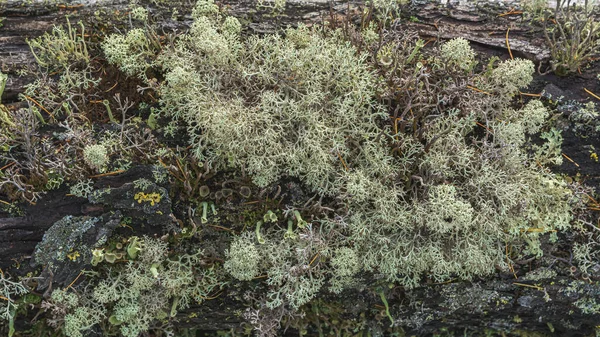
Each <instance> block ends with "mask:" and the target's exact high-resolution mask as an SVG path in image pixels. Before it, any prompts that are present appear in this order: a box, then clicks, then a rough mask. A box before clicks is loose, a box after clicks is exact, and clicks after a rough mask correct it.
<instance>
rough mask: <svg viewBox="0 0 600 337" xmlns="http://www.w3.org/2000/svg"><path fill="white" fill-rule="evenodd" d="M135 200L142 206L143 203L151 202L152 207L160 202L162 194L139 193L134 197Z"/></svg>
mask: <svg viewBox="0 0 600 337" xmlns="http://www.w3.org/2000/svg"><path fill="white" fill-rule="evenodd" d="M133 198H134V199H135V200H137V202H138V204H141V203H142V201H149V202H150V206H154V204H157V203H159V202H160V194H158V193H148V194H146V193H144V192H138V193H136V194H135V196H134V197H133Z"/></svg>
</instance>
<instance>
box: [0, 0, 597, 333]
mask: <svg viewBox="0 0 600 337" xmlns="http://www.w3.org/2000/svg"><path fill="white" fill-rule="evenodd" d="M480 2H481V1H480ZM23 3H24V2H23V1H22V0H10V1H7V2H4V3H2V2H1V0H0V17H5V20H4V21H3V27H1V28H0V69H1V70H2V72H4V73H7V74H9V79H8V83H7V85H6V89H5V92H4V95H3V97H2V102H4V103H6V102H15V101H17V100H18V94H19V93H21V92H22V91H23V87H24V85H25V84H26V83H28V82H30V81H31V80H32V78H31V77H27V76H24V77H21V76H19V73H20V72H19V70H20V69H23V68H25V67H28V66H32V65H33V64H34V59H33V57H32V55H31V52H30V50H29V47H28V46H27V44H26V39H27V38H34V37H36V36H39V35H41V34H43V33H44V32H46V31H48V30H50V29H51V28H52V26H53V25H55V24H62V23H64V22H65V21H64V16H65V15H66V14H69V15H70V16H71V21H76V20H78V19H79V18H81V19H84V20H85V19H86V18H87V17H90V16H92V15H93V13H94V11H96V10H98V9H100V8H101V9H103V10H105V11H121V10H125V8H126V6H127V4H128V1H111V0H97V1H87V2H86V3H85V5H80V4H75V3H51V4H48V2H46V1H33V2H31V3H29V4H27V5H24V4H23ZM223 4H224V5H226V6H229V7H230V13H231V14H233V15H235V16H238V17H241V18H244V19H245V20H246V21H247V22H249V29H250V30H251V31H252V32H255V33H266V32H273V31H276V30H277V29H278V28H280V27H285V26H287V25H288V24H296V23H297V22H307V23H311V22H316V21H320V20H322V19H323V18H325V19H327V18H328V17H330V15H331V13H334V14H335V15H346V14H347V10H348V9H350V11H351V13H360V7H361V6H363V5H362V4H361V3H360V2H352V3H350V5H348V4H347V3H346V2H341V1H334V2H329V1H290V2H289V3H288V6H287V8H286V11H285V14H284V15H282V16H279V17H274V16H270V15H269V12H268V11H262V12H261V11H256V10H255V8H256V4H255V3H254V2H253V1H247V0H244V1H225V2H223ZM190 5H191V4H188V6H190ZM502 6H503V7H502V8H503V9H502V8H497V7H494V8H491V7H492V6H491V5H490V6H485V5H479V6H478V7H476V5H474V4H467V5H454V4H451V5H447V4H439V3H427V4H417V5H414V7H413V9H412V13H411V15H413V16H414V17H415V18H416V19H417V20H415V21H417V22H411V23H408V24H407V25H409V26H410V28H411V29H415V30H416V31H418V32H419V34H420V35H421V37H423V38H424V39H428V38H436V39H450V38H455V37H463V38H466V39H468V40H470V41H471V42H473V43H474V44H476V45H479V46H482V47H485V48H488V49H490V48H491V49H496V50H498V51H501V52H506V50H507V44H506V43H507V40H508V43H509V44H510V48H511V51H512V53H513V54H514V55H515V56H522V57H526V58H529V59H531V60H535V61H537V62H540V61H544V60H547V58H548V56H549V51H548V48H547V47H546V46H545V44H544V41H543V38H542V35H541V34H539V31H538V30H536V28H534V27H530V26H528V25H526V24H524V23H523V22H522V21H521V18H520V16H519V15H506V16H498V13H499V12H502V11H505V12H508V11H509V10H510V8H511V5H510V3H508V4H503V5H502ZM153 14H155V15H162V16H164V17H170V16H171V15H170V13H169V8H166V7H160V6H154V7H153ZM106 19H110V17H106ZM190 22H191V19H190V18H189V17H183V18H180V20H178V21H171V22H169V21H167V22H166V23H164V24H163V25H164V27H166V28H167V29H171V30H173V29H178V30H182V29H185V28H186V27H187V25H189V23H190ZM507 31H508V39H507V37H506V36H507ZM127 179H131V180H130V181H133V180H135V179H136V178H135V177H134V176H131V177H128V178H127ZM104 180H105V179H101V180H100V181H99V184H102V183H103V181H104ZM107 180H110V178H107ZM66 194H67V191H66V190H65V189H64V188H63V189H60V190H57V191H53V192H51V193H49V194H47V195H46V196H44V197H43V198H42V199H41V201H40V202H39V203H38V204H37V205H31V206H29V207H28V209H27V214H28V215H26V216H23V217H17V218H0V268H6V267H8V266H9V265H14V264H19V263H29V262H28V257H29V256H30V255H31V254H32V253H33V250H34V248H35V245H36V244H37V243H38V242H39V241H40V240H41V239H42V237H43V235H44V232H45V231H46V230H47V229H48V228H49V227H50V226H51V225H52V224H53V223H54V222H56V221H57V220H59V219H60V218H62V217H63V216H65V215H74V216H79V215H86V214H97V213H101V212H102V210H101V209H97V208H95V207H97V206H94V205H91V204H90V203H88V202H87V201H86V200H83V199H81V198H75V197H69V196H66ZM557 263H564V262H560V261H558V262H557ZM523 268H525V267H524V266H523ZM576 276H577V275H575V276H573V277H571V278H569V277H564V276H562V277H556V278H554V279H549V280H541V281H539V282H535V284H534V282H530V281H525V280H518V279H514V278H512V275H506V279H503V280H498V279H495V280H475V281H473V282H472V283H469V282H461V283H449V284H430V285H428V286H425V287H421V288H418V289H415V290H403V289H398V290H397V291H395V292H394V294H395V297H393V298H390V299H389V302H390V305H391V312H392V314H393V315H394V317H399V318H400V322H399V323H400V324H402V325H404V326H407V327H408V328H409V329H412V331H411V333H415V334H428V333H430V332H433V331H435V330H436V329H437V328H439V327H440V326H448V325H453V326H455V327H456V328H461V329H462V328H464V329H471V330H481V329H483V328H486V327H489V328H497V329H512V330H517V329H524V330H532V331H538V332H548V331H553V332H554V331H555V333H557V334H559V335H568V334H570V333H573V334H575V335H580V334H583V333H589V332H591V331H592V329H593V327H594V326H595V325H596V324H597V322H598V321H600V316H599V315H583V314H581V312H580V311H579V310H577V309H574V305H573V303H575V302H576V301H577V300H578V299H580V298H581V296H583V295H581V292H580V293H575V294H565V293H564V292H562V291H561V289H562V288H563V287H564V285H566V284H569V283H570V282H574V280H575V278H576ZM523 284H524V285H523ZM581 286H582V287H584V288H585V294H597V295H598V296H600V286H598V285H597V284H592V283H591V282H588V283H584V284H581ZM231 289H235V288H234V287H230V288H229V289H226V290H225V291H224V293H222V294H220V297H219V298H216V299H213V300H209V301H206V302H205V303H203V304H202V305H201V306H196V307H192V308H190V309H188V310H186V311H184V312H182V313H180V317H181V321H182V324H184V326H193V327H196V328H199V329H205V330H213V331H214V330H226V329H229V328H232V327H236V326H239V324H240V323H241V322H242V319H241V318H240V317H239V315H234V313H235V312H238V311H241V310H242V309H243V308H244V307H243V305H242V303H241V302H240V301H238V300H234V299H232V298H235V297H237V298H239V297H241V296H240V293H239V292H237V293H234V291H233V290H231ZM236 291H238V290H236ZM582 291H583V290H582ZM324 296H325V295H324ZM453 296H455V297H453ZM226 298H227V299H228V300H224V299H226ZM340 298H342V299H333V298H330V299H331V300H332V301H339V305H340V306H342V307H344V308H350V307H356V310H355V312H360V311H362V310H368V309H369V308H372V307H373V306H376V305H380V304H381V303H380V301H379V297H378V295H377V294H373V293H368V292H363V293H361V292H348V293H344V294H343V296H341V297H340ZM356 299H360V301H357V300H356ZM464 299H469V300H470V302H468V301H465V300H464ZM409 302H410V303H412V304H413V305H412V306H408V305H406V303H409ZM415 303H417V304H418V305H416V304H415ZM571 311H573V313H572V314H570V315H568V313H569V312H571ZM192 312H195V313H196V315H193V316H192V315H190V313H192ZM517 318H518V319H517ZM442 321H443V322H444V323H443V324H442V323H441V322H442ZM20 325H27V324H26V323H25V322H21V323H20Z"/></svg>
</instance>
